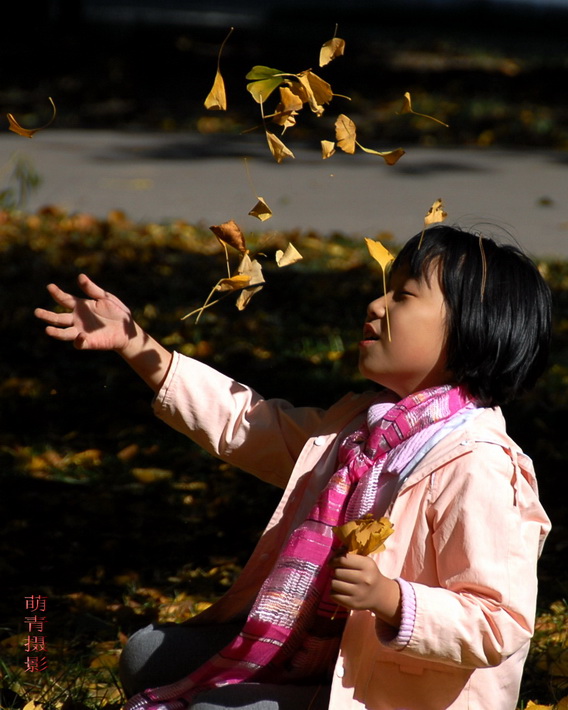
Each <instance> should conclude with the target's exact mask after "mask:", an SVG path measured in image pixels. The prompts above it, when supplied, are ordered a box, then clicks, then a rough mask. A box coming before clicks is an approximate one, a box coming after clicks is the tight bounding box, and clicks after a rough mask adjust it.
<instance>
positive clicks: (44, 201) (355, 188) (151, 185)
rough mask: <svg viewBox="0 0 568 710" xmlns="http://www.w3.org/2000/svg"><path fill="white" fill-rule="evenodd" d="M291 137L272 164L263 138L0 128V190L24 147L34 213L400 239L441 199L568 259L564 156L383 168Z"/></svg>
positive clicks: (503, 154) (461, 158) (461, 154)
mask: <svg viewBox="0 0 568 710" xmlns="http://www.w3.org/2000/svg"><path fill="white" fill-rule="evenodd" d="M288 144H289V146H290V147H291V148H292V150H294V152H295V155H296V159H295V160H287V161H285V162H284V163H282V164H281V165H278V164H276V163H275V162H274V160H273V159H272V157H271V156H270V155H269V153H268V150H267V147H266V143H265V141H264V138H263V137H261V136H251V135H248V136H232V137H224V136H218V135H217V136H209V137H203V136H199V135H192V134H168V133H162V134H152V133H120V132H111V131H56V130H47V131H45V132H42V133H38V134H37V135H36V136H35V137H34V138H33V139H31V140H28V139H25V138H22V137H20V136H16V135H14V134H12V133H4V134H2V135H0V169H1V170H2V173H1V175H2V178H1V180H0V187H4V186H5V185H6V182H7V180H8V175H9V172H10V170H11V167H10V161H11V160H12V159H13V156H14V155H15V154H20V155H25V156H26V157H28V158H29V159H30V160H31V161H32V163H33V165H34V166H35V168H36V170H37V171H38V172H39V174H40V175H41V177H42V178H43V183H42V185H41V187H40V189H39V190H38V191H37V192H36V193H35V194H34V195H33V197H32V199H31V201H30V202H29V204H28V209H30V210H32V211H35V210H36V209H37V208H38V207H41V206H44V205H48V204H52V205H59V206H61V207H63V208H65V209H67V210H69V211H71V212H89V213H92V214H95V215H97V216H101V217H102V216H105V215H106V214H107V213H108V211H109V210H111V209H120V210H122V211H124V212H126V214H127V215H128V216H129V217H131V218H132V219H134V220H136V221H146V220H148V221H165V220H171V219H178V218H179V219H184V220H186V221H188V222H192V223H201V222H202V223H203V224H204V225H205V226H209V225H210V224H219V223H220V222H224V221H226V220H228V219H235V220H236V221H237V222H238V223H239V224H240V225H241V227H242V228H243V229H244V230H245V231H251V230H256V231H259V230H264V229H286V230H287V229H294V228H299V229H301V230H302V231H305V230H308V229H314V230H317V231H318V232H320V233H323V234H328V233H330V232H332V231H340V232H343V233H345V234H349V235H353V236H355V237H359V236H371V237H375V236H376V235H377V234H378V233H379V232H383V231H386V232H390V233H391V234H392V235H393V237H394V239H395V241H396V242H399V243H400V242H403V241H405V239H406V238H407V237H408V236H410V235H412V234H415V233H417V232H419V231H420V229H421V227H422V218H423V215H424V214H425V213H426V211H427V210H428V208H429V207H430V205H431V204H432V202H433V201H434V200H435V199H437V198H439V197H441V198H443V200H444V204H445V207H446V209H447V211H448V214H449V217H448V223H450V222H459V223H460V224H462V225H464V226H473V225H482V224H486V223H489V224H490V225H493V231H495V228H497V230H501V229H504V230H506V231H507V232H508V233H509V234H511V235H512V237H513V238H514V239H515V240H516V241H517V242H519V243H520V244H521V246H523V247H524V248H525V249H527V250H528V251H529V252H530V253H532V254H533V255H536V256H561V257H568V199H567V198H568V153H562V152H553V151H518V152H513V151H503V150H493V149H489V150H478V149H471V150H461V149H456V150H448V149H439V148H436V149H424V148H415V147H410V148H409V149H408V152H407V154H406V155H405V156H404V157H403V158H402V159H401V160H400V162H399V163H398V164H397V165H396V166H394V167H387V166H386V165H385V164H384V163H383V161H382V160H381V159H380V158H378V157H375V156H371V155H365V154H361V155H355V156H348V155H344V154H336V155H334V156H333V157H332V158H331V159H329V160H326V161H322V160H321V157H320V154H319V151H317V150H315V149H313V150H311V149H307V148H299V149H298V148H296V146H295V144H294V142H293V140H290V141H289V143H288ZM387 147H396V146H384V148H387ZM243 156H249V157H250V160H248V166H249V170H250V176H251V181H252V184H253V185H254V188H253V187H251V184H250V182H249V179H248V178H247V171H246V168H245V164H244V161H243V159H242V158H243ZM255 195H261V196H262V197H264V199H265V200H266V201H267V202H268V204H269V205H270V207H271V208H272V210H273V212H274V217H273V218H272V219H271V220H270V221H267V222H265V223H264V224H261V223H260V222H259V221H257V220H256V219H254V218H252V217H249V216H247V213H248V211H249V210H250V209H251V208H252V206H253V205H254V203H255V202H256V197H255Z"/></svg>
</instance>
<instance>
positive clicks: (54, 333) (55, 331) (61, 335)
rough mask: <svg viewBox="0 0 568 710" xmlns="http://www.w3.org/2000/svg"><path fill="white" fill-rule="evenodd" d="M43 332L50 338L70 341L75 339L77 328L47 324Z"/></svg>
mask: <svg viewBox="0 0 568 710" xmlns="http://www.w3.org/2000/svg"><path fill="white" fill-rule="evenodd" d="M45 332H46V333H47V335H49V336H50V338H55V340H62V341H64V342H71V341H73V340H75V338H76V337H77V335H78V331H77V328H56V327H54V326H52V325H48V326H47V328H46V329H45Z"/></svg>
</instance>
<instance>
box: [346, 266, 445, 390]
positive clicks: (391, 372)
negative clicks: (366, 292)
mask: <svg viewBox="0 0 568 710" xmlns="http://www.w3.org/2000/svg"><path fill="white" fill-rule="evenodd" d="M428 276H429V283H428V281H427V280H426V279H425V278H421V279H413V278H410V276H409V272H408V268H407V267H405V266H401V267H400V268H398V269H397V270H396V271H395V272H394V273H393V274H392V276H391V279H390V283H389V290H388V292H387V294H386V296H381V298H377V299H376V300H375V301H373V302H372V303H370V304H369V306H368V309H367V321H366V323H365V327H364V332H363V340H362V341H361V343H360V344H359V370H360V372H361V374H362V375H364V376H365V377H367V378H369V379H370V380H373V381H374V382H378V383H379V384H380V385H383V386H384V387H387V388H388V389H391V390H393V391H394V392H396V394H398V395H399V396H400V397H406V396H407V395H409V394H411V393H413V392H417V391H419V390H422V389H426V388H427V387H434V386H437V385H442V384H447V383H449V382H451V379H452V378H451V374H450V373H449V372H448V371H447V370H446V304H445V300H444V296H443V294H442V290H441V288H440V283H439V267H438V265H433V266H432V267H431V269H430V271H429V274H428ZM387 303H388V311H389V321H390V333H391V340H390V341H389V338H388V332H387V317H386V304H387Z"/></svg>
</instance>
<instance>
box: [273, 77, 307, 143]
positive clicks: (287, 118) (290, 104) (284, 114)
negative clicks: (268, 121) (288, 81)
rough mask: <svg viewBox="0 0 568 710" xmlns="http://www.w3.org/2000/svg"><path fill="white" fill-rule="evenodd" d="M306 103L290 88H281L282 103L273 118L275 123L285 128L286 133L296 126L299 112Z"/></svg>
mask: <svg viewBox="0 0 568 710" xmlns="http://www.w3.org/2000/svg"><path fill="white" fill-rule="evenodd" d="M303 106H304V102H303V101H302V99H301V98H300V97H299V96H298V94H297V93H294V92H293V91H291V90H290V88H289V87H288V86H281V87H280V103H279V104H278V106H277V107H276V112H275V113H274V114H273V115H272V116H271V118H272V120H273V121H274V123H277V124H278V125H279V126H283V128H284V131H285V130H286V129H287V128H290V127H291V126H294V125H295V124H296V116H297V115H298V111H301V110H302V108H303ZM284 131H283V132H284Z"/></svg>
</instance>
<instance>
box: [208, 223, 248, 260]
mask: <svg viewBox="0 0 568 710" xmlns="http://www.w3.org/2000/svg"><path fill="white" fill-rule="evenodd" d="M209 229H210V230H211V231H212V232H213V234H214V235H215V236H216V237H217V239H220V240H221V241H222V242H224V243H225V244H228V245H229V246H231V247H233V248H234V249H236V250H237V251H240V252H241V254H246V252H247V245H246V242H245V236H244V234H243V232H242V230H241V228H240V227H239V225H238V224H237V223H236V222H235V220H234V219H230V220H229V221H228V222H223V224H218V225H213V226H211V227H209Z"/></svg>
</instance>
